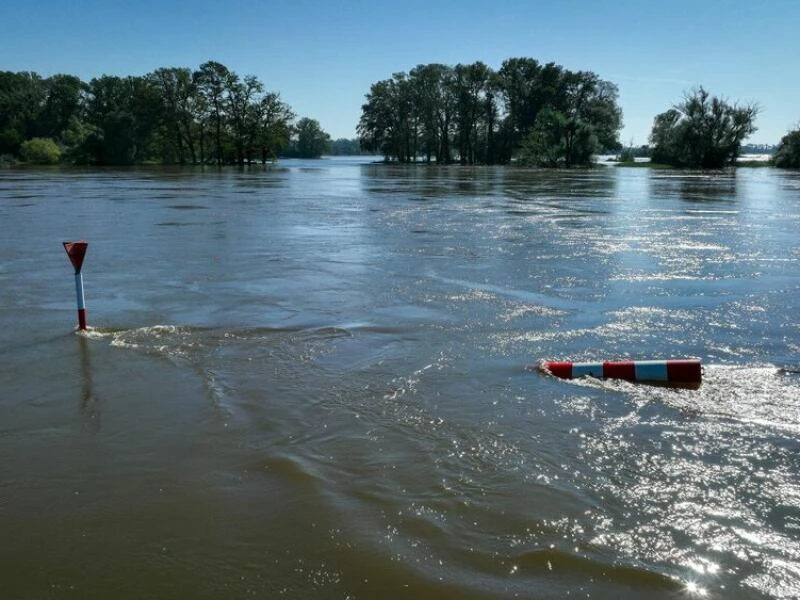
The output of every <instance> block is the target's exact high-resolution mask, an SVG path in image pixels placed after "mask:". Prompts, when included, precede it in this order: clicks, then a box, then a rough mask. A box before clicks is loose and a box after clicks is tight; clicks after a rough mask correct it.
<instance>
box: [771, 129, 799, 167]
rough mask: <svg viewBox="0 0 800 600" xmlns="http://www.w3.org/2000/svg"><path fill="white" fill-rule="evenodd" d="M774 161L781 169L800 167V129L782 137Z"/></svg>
mask: <svg viewBox="0 0 800 600" xmlns="http://www.w3.org/2000/svg"><path fill="white" fill-rule="evenodd" d="M772 163H773V164H774V165H775V166H776V167H780V168H781V169H800V129H795V130H793V131H790V132H789V133H787V134H786V135H785V136H783V137H782V138H781V141H780V142H779V143H778V148H777V149H776V150H775V154H773V155H772Z"/></svg>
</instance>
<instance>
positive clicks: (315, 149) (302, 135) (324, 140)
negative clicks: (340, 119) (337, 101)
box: [296, 118, 331, 158]
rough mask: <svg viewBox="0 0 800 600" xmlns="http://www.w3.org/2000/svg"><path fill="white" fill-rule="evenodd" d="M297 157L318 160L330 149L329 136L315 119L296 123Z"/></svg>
mask: <svg viewBox="0 0 800 600" xmlns="http://www.w3.org/2000/svg"><path fill="white" fill-rule="evenodd" d="M296 130H297V156H299V157H300V158H319V157H320V156H322V155H323V154H325V153H326V152H328V150H329V149H330V144H331V136H329V135H328V134H327V133H326V132H325V131H323V130H322V127H320V125H319V122H318V121H317V120H316V119H309V118H303V119H300V120H299V121H298V122H297V125H296Z"/></svg>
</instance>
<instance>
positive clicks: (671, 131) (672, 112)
mask: <svg viewBox="0 0 800 600" xmlns="http://www.w3.org/2000/svg"><path fill="white" fill-rule="evenodd" d="M758 112H759V108H758V106H757V105H755V104H749V105H745V106H738V105H736V104H728V103H727V102H726V101H724V100H721V99H719V98H717V97H716V96H713V97H712V96H711V95H710V94H709V93H708V92H707V91H706V90H705V89H703V88H702V87H700V88H698V89H697V90H694V91H693V92H691V93H689V94H687V95H686V96H685V97H684V99H683V101H682V102H680V103H679V104H677V105H675V106H674V107H673V108H671V109H669V110H667V111H666V112H663V113H661V114H659V115H657V116H656V117H655V119H654V120H653V129H652V131H651V133H650V143H651V146H652V160H653V162H657V163H664V164H668V165H672V166H676V167H692V168H702V169H720V168H722V167H725V166H728V165H734V164H735V163H736V159H737V158H738V157H739V152H740V149H741V145H742V142H743V141H744V140H745V139H746V138H747V137H748V136H750V135H751V134H752V133H754V132H755V131H756V127H755V125H754V121H755V118H756V116H757V115H758Z"/></svg>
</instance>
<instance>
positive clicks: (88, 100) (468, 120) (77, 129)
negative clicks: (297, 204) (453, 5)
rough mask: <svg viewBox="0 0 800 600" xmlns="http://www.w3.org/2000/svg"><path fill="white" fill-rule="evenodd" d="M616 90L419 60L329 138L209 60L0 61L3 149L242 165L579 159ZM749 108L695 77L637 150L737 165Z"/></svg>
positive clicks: (40, 155) (614, 107)
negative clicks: (97, 72)
mask: <svg viewBox="0 0 800 600" xmlns="http://www.w3.org/2000/svg"><path fill="white" fill-rule="evenodd" d="M617 97H618V90H617V87H616V85H614V84H613V83H611V82H608V81H605V80H603V79H600V77H598V76H597V75H596V74H595V73H593V72H591V71H570V70H568V69H565V68H564V67H562V66H560V65H557V64H555V63H547V64H541V63H539V62H538V61H536V60H535V59H532V58H509V59H507V60H505V61H504V62H503V63H502V65H501V66H500V68H499V69H497V70H494V69H491V68H490V67H488V66H487V65H485V64H484V63H482V62H475V63H472V64H458V65H456V66H454V67H452V66H447V65H443V64H437V63H432V64H427V65H418V66H417V67H415V68H414V69H412V70H411V71H410V72H408V73H405V72H401V73H395V74H394V75H393V76H392V77H391V78H389V79H385V80H382V81H378V82H376V83H374V84H372V85H371V86H370V89H369V92H368V93H367V94H366V95H365V100H366V101H365V103H364V104H363V106H362V107H361V118H360V120H359V122H358V126H357V133H358V139H357V140H346V139H339V140H335V141H332V140H331V139H330V136H329V135H328V134H327V133H326V132H325V131H324V130H323V129H322V127H321V126H320V124H319V122H317V121H316V120H314V119H310V118H303V119H300V120H297V121H296V115H295V114H294V112H293V111H292V109H291V108H290V107H289V106H288V105H287V104H286V103H285V102H283V101H282V100H281V98H280V95H279V94H278V93H277V92H272V91H267V90H266V89H265V86H264V84H263V83H262V82H261V81H259V80H258V78H256V77H255V76H252V75H248V76H245V77H240V76H239V75H237V74H236V73H235V72H234V71H231V70H230V69H228V68H227V67H226V66H225V65H223V64H221V63H219V62H215V61H208V62H205V63H203V64H202V65H200V67H199V68H197V69H196V70H191V69H188V68H172V67H171V68H160V69H157V70H155V71H153V72H152V73H148V74H147V75H144V76H128V77H117V76H110V75H103V76H101V77H98V78H94V79H92V80H91V81H89V82H88V83H85V82H83V81H81V80H80V79H79V78H78V77H75V76H73V75H65V74H59V75H54V76H52V77H48V78H42V77H41V76H39V75H38V74H36V73H32V72H17V73H14V72H10V71H0V163H2V162H12V161H13V160H15V159H19V158H21V159H22V160H25V161H27V162H32V163H57V162H68V163H73V164H96V165H125V164H135V163H147V162H154V163H165V164H216V165H221V164H240V165H241V164H246V163H251V162H266V161H269V160H273V159H275V158H277V157H278V156H296V157H303V158H308V157H319V156H320V155H322V154H323V153H328V152H333V153H335V154H343V153H347V154H356V153H359V152H361V153H365V152H371V153H378V154H382V155H383V156H384V158H385V159H386V160H395V161H399V162H403V163H410V162H416V161H424V162H433V161H435V162H437V163H440V164H449V163H453V162H458V163H461V164H467V165H472V164H508V163H511V162H514V163H516V164H521V165H533V166H540V167H572V166H583V165H588V164H589V163H590V162H591V160H592V157H593V155H596V154H597V153H600V152H616V151H618V150H620V149H621V148H622V146H621V144H620V143H619V131H620V129H621V127H622V111H621V110H620V108H619V106H618V104H617ZM758 112H759V108H758V106H757V105H755V104H749V105H743V106H740V105H738V104H735V103H733V104H732V103H729V102H728V101H726V100H724V99H720V98H718V97H716V96H712V95H711V94H710V93H709V92H707V91H706V90H705V89H704V88H702V87H700V88H698V89H695V90H693V91H692V92H689V93H687V94H686V95H685V96H684V98H683V100H682V101H680V102H678V103H676V104H675V105H674V106H673V107H671V108H669V109H668V110H666V111H665V112H663V113H660V114H658V115H656V117H655V118H654V121H653V128H652V131H651V134H650V138H649V142H650V145H649V146H647V147H645V148H646V152H647V154H648V155H649V156H650V157H651V158H652V160H653V161H654V162H660V163H665V164H668V165H672V166H676V167H695V168H696V167H699V168H721V167H725V166H729V165H734V164H735V163H736V159H737V158H738V156H739V154H740V153H741V147H742V142H743V141H744V140H745V139H746V138H747V137H748V136H749V135H751V134H752V133H754V132H755V131H756V127H755V119H756V116H757V115H758ZM634 154H635V151H634V149H627V150H626V151H625V152H623V156H626V157H630V158H631V159H632V157H633V156H634ZM773 164H775V165H776V166H779V167H794V168H800V129H796V130H794V131H791V132H789V133H788V134H787V135H786V136H784V138H783V139H781V141H780V143H779V144H778V146H777V148H776V151H775V153H774V156H773Z"/></svg>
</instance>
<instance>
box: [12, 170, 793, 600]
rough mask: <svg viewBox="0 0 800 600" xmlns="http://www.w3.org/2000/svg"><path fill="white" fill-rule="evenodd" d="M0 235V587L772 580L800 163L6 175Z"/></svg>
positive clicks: (581, 588) (276, 590) (655, 593)
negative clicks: (661, 383)
mask: <svg viewBox="0 0 800 600" xmlns="http://www.w3.org/2000/svg"><path fill="white" fill-rule="evenodd" d="M0 234H2V235H0V306H1V307H2V311H0V597H2V598H8V599H13V598H36V599H38V598H59V599H60V598H80V599H95V598H96V599H108V598H115V599H142V598H154V599H155V598H158V599H164V598H208V599H220V598H221V599H227V598H231V599H240V598H248V597H256V598H279V597H285V598H309V599H311V598H314V599H317V598H323V599H325V598H338V599H345V598H348V599H370V598H380V599H381V600H386V599H389V598H414V599H434V598H435V599H441V598H452V599H504V598H517V597H519V598H567V597H569V598H614V599H634V598H635V599H639V598H656V599H658V598H726V599H727V598H753V599H755V598H796V597H798V595H800V174H798V173H789V172H781V171H777V170H774V169H763V168H762V169H738V170H737V171H736V172H735V173H724V174H707V173H706V174H704V173H686V172H670V171H654V170H649V169H626V168H613V167H604V168H598V169H594V170H591V171H580V172H539V171H527V170H515V169H511V168H498V169H494V168H475V169H471V168H460V167H452V168H437V167H425V166H411V167H402V166H388V165H381V164H369V163H368V162H366V161H364V160H354V159H337V160H334V159H330V160H321V161H308V162H302V161H286V162H283V163H281V164H280V165H278V166H276V167H272V168H268V169H266V170H264V169H262V168H254V169H252V170H246V171H237V170H233V169H231V170H227V169H226V170H222V171H218V170H214V169H211V170H208V169H207V170H205V171H202V170H199V169H196V170H189V169H187V170H177V169H176V170H170V169H161V170H147V169H131V170H94V171H71V170H52V171H47V170H43V171H41V170H10V169H6V170H2V171H0ZM80 239H85V240H88V242H89V248H88V253H87V255H86V260H85V263H84V267H83V277H84V284H85V290H86V292H85V293H86V302H87V308H88V321H89V325H90V329H89V330H88V332H86V333H83V334H81V333H78V332H77V331H76V324H77V317H76V309H75V306H76V301H75V280H74V276H73V270H72V267H71V265H70V264H69V261H68V259H67V256H66V254H65V252H64V249H63V247H62V242H64V241H75V240H80ZM683 357H696V358H700V359H701V360H702V362H703V370H704V373H703V376H704V380H703V383H702V385H701V386H700V387H699V388H698V389H669V388H664V387H655V386H652V385H645V384H636V383H629V382H622V381H610V380H607V381H600V380H591V379H589V380H578V381H565V380H560V379H555V378H553V377H551V376H548V375H545V374H542V373H540V372H538V371H537V370H536V369H535V365H536V364H537V363H538V361H540V360H542V359H560V360H561V359H563V360H576V361H577V360H581V361H588V360H598V361H602V360H605V359H614V358H632V359H667V358H683Z"/></svg>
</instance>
